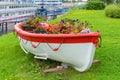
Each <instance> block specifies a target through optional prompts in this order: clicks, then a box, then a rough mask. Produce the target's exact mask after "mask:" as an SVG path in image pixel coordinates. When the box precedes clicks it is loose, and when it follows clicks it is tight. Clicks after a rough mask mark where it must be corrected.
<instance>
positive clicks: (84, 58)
mask: <svg viewBox="0 0 120 80" xmlns="http://www.w3.org/2000/svg"><path fill="white" fill-rule="evenodd" d="M45 27H46V28H48V27H47V26H45ZM14 29H15V32H16V34H17V36H18V39H19V41H20V46H21V48H22V49H23V51H24V52H25V53H28V52H30V53H32V54H34V55H35V58H38V59H48V58H49V59H52V60H56V61H60V62H63V63H66V64H68V65H70V66H72V67H74V68H75V69H76V70H77V71H79V72H83V71H86V70H87V69H89V68H90V66H91V64H92V61H93V58H94V53H95V49H96V46H97V45H99V41H98V39H99V37H100V34H99V33H98V32H87V33H86V32H85V33H76V34H68V33H66V34H65V33H64V34H58V33H57V34H53V33H52V32H51V33H52V34H50V32H49V33H48V34H47V33H46V34H35V33H30V32H28V31H24V30H23V28H22V24H21V23H18V24H16V25H15V27H14Z"/></svg>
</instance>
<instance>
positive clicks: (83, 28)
mask: <svg viewBox="0 0 120 80" xmlns="http://www.w3.org/2000/svg"><path fill="white" fill-rule="evenodd" d="M25 25H28V26H29V27H32V28H34V29H35V30H37V33H46V34H75V33H89V32H91V28H92V26H91V25H90V24H89V23H88V22H87V21H85V22H81V21H80V20H78V19H75V20H72V19H68V18H65V19H62V20H61V21H60V22H57V23H56V24H47V23H41V21H40V17H36V18H33V19H32V18H29V19H28V20H27V22H26V23H23V27H25ZM35 30H34V31H35Z"/></svg>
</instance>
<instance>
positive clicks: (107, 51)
mask: <svg viewBox="0 0 120 80" xmlns="http://www.w3.org/2000/svg"><path fill="white" fill-rule="evenodd" d="M65 17H66V18H72V19H77V18H78V19H80V20H81V21H88V22H89V23H91V24H92V25H93V29H92V30H93V31H96V30H99V31H100V33H101V35H102V47H101V48H96V52H95V57H94V59H98V60H100V61H101V63H100V64H93V65H92V66H91V68H90V69H89V70H88V71H86V72H83V73H80V72H77V71H76V70H74V69H73V68H70V69H68V70H66V71H64V72H57V73H48V74H42V72H41V71H42V70H43V69H45V68H48V67H49V65H51V64H54V63H56V62H55V61H51V60H47V61H44V60H37V59H34V58H33V57H34V56H33V55H32V54H28V55H26V54H25V53H24V52H23V51H22V49H21V48H20V46H19V42H18V40H17V38H16V37H15V36H14V34H13V33H9V34H7V35H3V36H1V37H0V80H119V79H120V38H119V36H120V19H111V18H108V17H106V16H105V15H104V11H103V10H101V11H99V10H98V11H94V10H93V11H81V10H74V11H70V12H68V13H67V14H65V15H63V16H62V17H60V18H58V19H56V20H53V21H51V23H55V22H57V21H58V20H60V19H61V18H65ZM83 54H84V53H83Z"/></svg>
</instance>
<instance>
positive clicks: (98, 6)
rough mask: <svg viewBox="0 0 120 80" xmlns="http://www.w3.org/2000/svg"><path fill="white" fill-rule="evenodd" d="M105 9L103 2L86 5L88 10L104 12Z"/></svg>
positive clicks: (90, 2)
mask: <svg viewBox="0 0 120 80" xmlns="http://www.w3.org/2000/svg"><path fill="white" fill-rule="evenodd" d="M104 8H105V4H104V2H102V1H88V2H87V4H86V9H87V10H102V9H104Z"/></svg>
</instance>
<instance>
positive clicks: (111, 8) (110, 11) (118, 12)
mask: <svg viewBox="0 0 120 80" xmlns="http://www.w3.org/2000/svg"><path fill="white" fill-rule="evenodd" d="M105 15H106V16H108V17H112V18H120V6H119V5H108V6H107V7H106V8H105Z"/></svg>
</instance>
